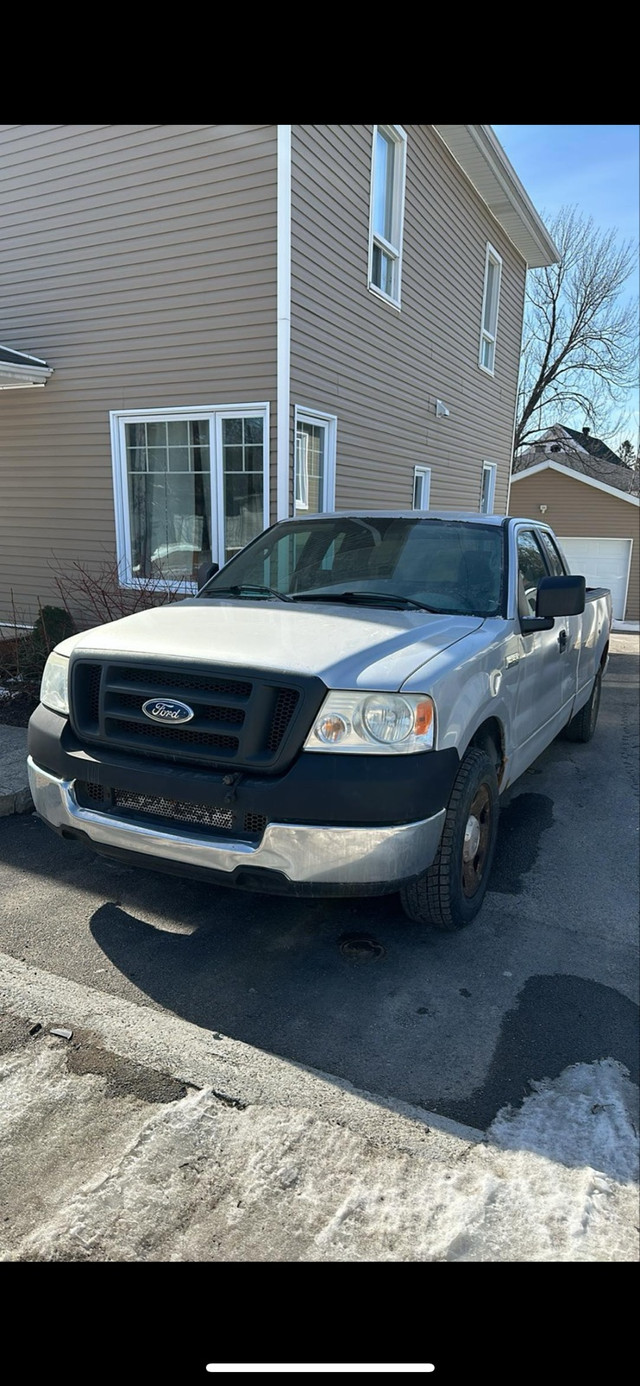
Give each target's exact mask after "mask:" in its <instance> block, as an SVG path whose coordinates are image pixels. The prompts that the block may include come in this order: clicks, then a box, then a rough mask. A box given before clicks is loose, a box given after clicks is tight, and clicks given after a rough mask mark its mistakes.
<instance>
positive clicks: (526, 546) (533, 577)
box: [518, 529, 549, 616]
mask: <svg viewBox="0 0 640 1386" xmlns="http://www.w3.org/2000/svg"><path fill="white" fill-rule="evenodd" d="M548 576H549V574H548V572H547V566H546V563H545V561H544V558H543V557H542V552H541V550H540V547H539V545H538V543H537V540H536V536H535V534H534V533H533V531H532V530H529V529H526V530H521V531H520V534H519V535H518V610H519V612H520V615H521V616H535V614H536V593H537V590H538V583H539V582H540V579H541V578H544V577H548Z"/></svg>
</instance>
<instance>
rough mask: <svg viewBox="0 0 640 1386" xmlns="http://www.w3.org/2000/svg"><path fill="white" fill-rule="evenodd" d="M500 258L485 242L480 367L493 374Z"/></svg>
mask: <svg viewBox="0 0 640 1386" xmlns="http://www.w3.org/2000/svg"><path fill="white" fill-rule="evenodd" d="M501 277H502V259H501V257H500V255H498V252H497V250H494V248H493V246H492V245H489V244H488V243H487V254H486V258H485V266H484V293H483V297H482V327H481V331H480V367H481V369H482V370H483V371H487V372H488V373H489V375H493V372H494V369H495V362H496V339H497V336H498V308H499V305H500V280H501Z"/></svg>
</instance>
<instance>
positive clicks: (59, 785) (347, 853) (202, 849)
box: [27, 757, 445, 886]
mask: <svg viewBox="0 0 640 1386" xmlns="http://www.w3.org/2000/svg"><path fill="white" fill-rule="evenodd" d="M27 764H28V769H29V785H30V788H31V795H32V798H33V802H34V805H35V809H36V813H37V814H38V815H39V817H40V818H42V819H44V821H45V823H48V824H49V825H50V826H51V827H52V828H57V829H58V830H59V831H63V830H64V829H71V830H75V831H80V832H83V833H85V834H86V836H87V837H89V838H90V839H91V840H92V841H93V842H95V843H99V844H101V845H103V846H104V847H113V848H118V849H121V850H125V851H129V852H139V853H141V854H142V855H145V856H148V857H158V858H160V859H162V860H168V861H175V862H183V863H184V864H185V866H187V867H188V866H197V867H202V866H204V867H210V868H212V869H213V870H216V871H228V872H232V871H235V870H236V868H237V867H239V866H241V867H249V868H251V867H253V866H256V867H258V866H259V867H263V868H266V869H267V870H270V871H280V872H282V873H283V874H284V875H285V876H286V877H287V878H288V879H289V880H290V881H301V882H302V881H305V882H318V883H320V884H321V883H322V882H326V883H327V884H336V885H337V884H340V885H342V884H344V885H354V886H356V885H366V884H376V883H378V882H385V883H386V884H392V883H393V882H395V881H397V882H398V883H401V882H402V881H406V880H410V879H411V877H412V876H417V875H419V873H420V872H421V871H424V869H425V867H427V866H430V865H431V863H432V861H433V859H434V857H435V854H436V852H437V850H438V845H439V843H440V836H441V833H442V827H443V824H444V818H445V809H442V810H441V812H440V813H437V814H435V815H434V817H433V818H424V819H422V820H421V821H420V822H418V823H404V824H402V825H400V826H399V827H390V828H332V827H330V826H328V825H327V826H324V825H321V826H317V827H315V826H313V827H312V826H308V825H302V824H295V823H269V824H268V826H267V827H266V828H265V831H264V833H263V836H262V839H261V841H260V842H259V843H256V844H255V845H254V844H253V843H250V842H238V841H235V842H234V841H233V840H230V839H229V838H224V839H223V838H215V837H213V836H210V837H204V836H203V835H201V834H198V833H197V832H189V831H181V832H169V831H166V832H165V831H163V830H162V829H160V828H147V827H144V826H143V825H139V824H137V823H129V822H126V821H125V820H124V819H122V818H116V817H114V816H112V815H110V814H109V815H107V814H103V813H95V812H94V811H93V810H92V809H87V808H81V807H80V805H79V804H78V803H77V801H76V798H75V794H74V792H73V781H72V780H60V779H57V778H56V776H55V775H50V774H49V773H48V772H47V771H46V770H41V769H40V767H39V766H37V765H36V764H35V763H34V761H33V760H32V759H31V757H29V759H28V762H27ZM150 864H151V863H150Z"/></svg>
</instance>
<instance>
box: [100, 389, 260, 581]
mask: <svg viewBox="0 0 640 1386" xmlns="http://www.w3.org/2000/svg"><path fill="white" fill-rule="evenodd" d="M268 419H269V410H268V405H266V404H255V405H237V406H234V405H229V406H223V407H220V408H218V407H215V408H210V409H200V408H194V409H168V410H163V409H147V410H141V411H137V410H136V411H134V410H122V411H117V412H113V413H112V414H111V440H112V452H113V477H114V492H115V509H116V540H117V553H118V569H119V573H120V581H121V582H122V584H123V586H127V587H136V586H140V585H142V584H144V583H145V582H149V581H152V582H154V584H157V585H158V586H163V587H169V588H172V587H175V588H176V589H180V588H182V589H186V590H189V589H190V588H192V587H193V586H195V585H197V582H198V569H199V567H200V566H201V565H202V564H203V563H205V562H207V563H210V562H212V561H213V562H217V563H219V564H220V565H222V564H223V563H226V561H227V559H229V558H231V557H232V556H233V554H234V553H237V552H238V550H239V549H241V548H243V547H244V545H245V544H248V543H249V540H250V539H254V538H255V536H256V535H257V534H260V532H261V531H262V530H263V529H265V528H266V527H267V525H268V523H269V513H268V486H267V485H266V483H265V477H266V474H267V456H268V453H267V445H268V437H269V427H268Z"/></svg>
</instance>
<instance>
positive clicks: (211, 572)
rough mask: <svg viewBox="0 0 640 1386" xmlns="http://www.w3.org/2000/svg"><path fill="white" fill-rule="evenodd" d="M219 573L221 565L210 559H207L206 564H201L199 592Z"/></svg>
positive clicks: (199, 569)
mask: <svg viewBox="0 0 640 1386" xmlns="http://www.w3.org/2000/svg"><path fill="white" fill-rule="evenodd" d="M219 571H220V564H219V563H212V562H211V560H210V559H208V558H205V560H204V563H201V564H200V567H199V568H198V591H200V588H201V587H204V585H205V582H208V581H209V578H212V577H214V576H215V574H216V573H218V572H219Z"/></svg>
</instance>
